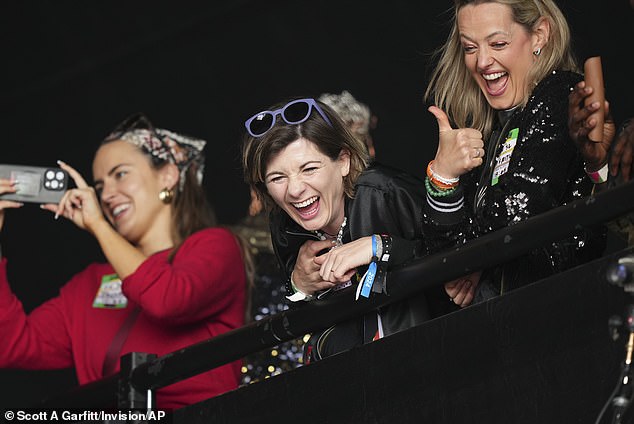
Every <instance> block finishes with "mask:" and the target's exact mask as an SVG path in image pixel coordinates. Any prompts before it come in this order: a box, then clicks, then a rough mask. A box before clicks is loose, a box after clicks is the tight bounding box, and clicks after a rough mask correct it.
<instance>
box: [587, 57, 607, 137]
mask: <svg viewBox="0 0 634 424" xmlns="http://www.w3.org/2000/svg"><path fill="white" fill-rule="evenodd" d="M583 69H584V80H585V82H586V85H587V86H589V87H592V90H593V92H592V95H590V96H589V97H587V98H586V100H585V105H586V106H587V105H589V104H591V103H593V102H599V105H601V107H600V108H599V110H597V111H596V112H594V113H593V114H592V115H590V116H591V117H592V118H594V119H596V121H597V125H596V126H595V127H594V128H593V129H592V130H591V131H590V132H589V133H588V138H589V139H590V140H592V141H598V142H600V141H602V140H603V123H604V121H605V109H604V104H605V88H604V86H603V68H602V66H601V57H600V56H594V57H590V58H588V59H587V60H586V61H585V63H584V65H583Z"/></svg>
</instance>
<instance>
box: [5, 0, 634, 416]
mask: <svg viewBox="0 0 634 424" xmlns="http://www.w3.org/2000/svg"><path fill="white" fill-rule="evenodd" d="M585 3H593V2H592V1H590V0H586V1H585V2H582V3H580V2H579V1H574V0H565V1H564V0H561V1H560V2H559V4H560V5H561V6H562V8H563V9H564V11H565V12H566V15H567V16H568V18H569V19H570V22H571V24H572V26H573V31H574V35H575V42H576V48H577V50H578V51H579V54H580V55H581V56H583V55H585V54H588V53H590V52H593V53H594V52H595V51H600V52H601V54H602V55H603V56H604V64H605V73H606V81H607V85H608V87H607V93H608V97H609V98H610V100H611V101H612V105H613V109H614V111H615V115H616V117H617V119H619V120H620V119H622V118H623V117H625V116H631V115H632V114H634V113H633V111H632V107H631V100H630V99H631V98H632V97H631V95H632V94H633V91H632V87H633V86H634V84H632V81H633V80H632V76H631V75H632V73H631V68H629V67H627V64H629V63H630V62H631V57H628V55H631V51H632V49H631V46H632V42H633V41H634V39H633V38H632V12H631V10H630V9H629V7H628V3H627V0H605V1H603V2H601V9H600V10H596V6H595V8H594V9H592V11H591V12H589V10H590V9H589V8H588V7H587V6H586V5H585ZM450 4H451V2H445V1H440V0H433V1H413V0H392V1H390V2H380V1H348V2H344V1H339V0H325V1H322V2H310V1H290V0H276V1H267V2H256V1H248V0H232V1H219V2H190V3H188V4H183V3H179V4H178V5H177V4H176V3H174V2H171V3H168V2H165V3H162V2H122V1H115V2H99V3H95V2H71V1H40V2H33V1H31V2H28V1H27V2H18V1H10V2H5V3H3V4H2V5H1V6H0V46H1V50H0V51H1V52H2V56H3V59H4V60H3V61H2V62H3V71H2V73H1V74H0V75H3V78H1V79H0V87H1V90H0V122H1V128H2V136H1V137H2V141H1V142H0V143H1V144H0V145H1V146H2V149H1V152H2V158H1V159H0V163H14V164H29V165H42V166H51V165H54V164H55V160H56V159H62V160H64V161H66V162H67V163H69V164H71V165H73V166H75V167H76V168H77V169H79V170H80V171H81V172H82V173H83V174H84V175H85V176H86V177H87V178H90V162H91V159H92V155H93V153H94V151H95V147H96V145H97V143H98V141H99V140H100V139H101V138H102V137H103V136H104V135H105V134H107V133H108V131H109V130H110V129H111V128H112V127H113V126H114V125H115V124H116V123H118V122H119V121H120V120H122V119H123V118H124V117H126V116H127V115H128V114H130V113H133V112H136V111H144V112H146V113H147V114H148V115H149V116H150V118H151V119H152V120H153V121H154V122H155V124H156V125H158V126H161V127H165V128H169V129H172V130H175V131H180V132H184V133H188V134H191V135H194V136H198V137H201V138H204V139H206V140H208V145H207V149H206V154H207V171H206V175H205V186H206V188H207V190H208V193H209V197H210V199H211V201H212V203H213V204H214V206H215V208H216V211H217V213H218V216H219V219H220V221H221V222H222V223H223V224H232V223H235V222H236V221H237V220H238V219H240V218H241V217H242V216H244V214H245V213H246V208H247V204H248V191H247V187H246V186H245V185H244V183H243V182H242V177H241V170H240V161H239V143H240V139H241V137H242V134H243V124H242V123H243V121H244V119H245V118H247V117H248V116H250V114H252V113H254V112H256V111H258V110H261V109H262V108H264V107H266V106H268V105H269V104H270V103H273V102H276V101H278V100H281V99H283V98H285V97H288V96H295V95H309V96H318V95H319V94H320V93H322V92H332V93H338V92H340V91H341V90H344V89H347V90H349V91H350V92H351V93H352V94H353V95H354V96H355V97H357V98H358V99H359V100H361V101H363V102H365V103H367V104H368V105H369V106H370V107H371V108H372V110H373V112H374V113H375V114H376V115H377V116H378V118H379V121H378V127H377V129H376V130H375V132H374V138H375V142H376V147H377V156H378V159H379V160H380V161H382V162H385V163H388V164H391V165H394V166H398V167H401V168H404V169H406V170H408V171H410V172H412V173H416V174H418V175H421V174H422V172H424V166H425V164H426V163H427V161H428V160H429V159H431V157H433V154H434V151H435V144H436V127H435V122H434V120H433V119H432V116H431V115H430V114H428V113H427V112H426V108H425V105H424V102H423V98H422V94H423V92H424V89H425V84H426V81H427V75H428V71H429V63H430V55H431V53H432V51H433V49H434V48H436V47H437V46H438V45H439V44H440V43H441V42H442V40H444V38H445V35H446V31H447V28H448V27H447V24H446V22H447V21H448V19H449V14H448V13H447V9H448V8H449V6H450ZM596 49H599V50H596ZM0 241H1V242H2V251H3V254H4V256H7V257H9V258H10V261H11V263H10V266H9V279H10V281H11V285H12V288H13V290H14V292H15V293H16V295H17V296H18V297H19V298H20V299H21V300H22V301H23V303H24V306H25V309H27V310H31V309H32V308H34V307H35V306H37V305H39V304H40V303H42V302H43V301H45V300H46V299H48V298H50V297H52V296H54V295H55V294H56V293H57V290H58V289H59V287H60V286H61V285H62V284H63V283H64V282H65V281H67V280H68V279H69V278H70V276H71V275H72V274H74V273H75V272H77V271H78V270H80V269H82V268H83V267H84V266H86V265H87V264H88V263H89V262H91V261H93V260H95V259H99V258H100V256H101V254H100V252H99V250H98V247H97V244H96V243H95V242H94V240H93V239H92V238H91V237H90V236H89V235H88V234H86V233H85V232H82V231H80V230H78V229H76V228H74V226H73V225H72V224H70V223H68V222H64V220H63V219H60V220H59V221H54V220H53V219H52V216H50V214H48V213H46V212H44V211H41V210H39V209H38V208H37V207H36V206H34V205H26V206H25V207H24V208H22V209H21V210H19V211H9V212H8V213H7V219H6V223H5V228H4V229H3V230H2V234H1V235H0ZM1 339H2V338H1V335H0V340H1ZM0 348H2V346H1V345H0ZM0 376H1V378H2V382H1V383H2V392H3V393H4V396H2V397H1V399H2V400H1V401H0V406H1V405H3V404H4V405H6V406H16V405H18V404H27V403H28V399H29V397H31V398H33V397H35V398H37V397H39V396H40V395H41V394H42V393H45V392H47V391H50V390H51V388H53V387H55V388H56V389H57V390H63V389H64V388H66V387H68V386H69V385H70V384H72V383H73V376H72V373H69V372H54V373H51V372H44V373H42V372H38V373H29V372H23V371H3V372H0Z"/></svg>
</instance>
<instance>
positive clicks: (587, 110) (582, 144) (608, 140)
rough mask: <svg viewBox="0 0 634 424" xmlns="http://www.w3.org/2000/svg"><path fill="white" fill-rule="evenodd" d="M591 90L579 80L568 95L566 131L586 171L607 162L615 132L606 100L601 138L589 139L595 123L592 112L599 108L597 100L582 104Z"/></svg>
mask: <svg viewBox="0 0 634 424" xmlns="http://www.w3.org/2000/svg"><path fill="white" fill-rule="evenodd" d="M592 92H593V89H592V87H590V86H587V85H586V83H585V81H581V82H579V83H578V84H577V85H575V87H574V89H573V91H572V92H571V93H570V96H569V97H568V132H569V133H570V138H572V140H573V141H574V142H575V144H576V145H577V148H578V149H579V151H580V152H581V154H582V155H583V158H584V160H585V162H586V168H587V170H588V171H596V170H598V169H600V168H601V167H602V166H603V165H605V164H606V163H607V161H608V152H609V151H610V145H611V144H612V140H613V139H614V134H615V132H616V128H615V125H614V121H613V120H612V117H611V114H610V105H609V103H608V102H607V101H606V102H605V105H604V108H605V118H604V123H603V132H602V137H601V140H591V139H590V137H589V133H590V131H592V130H593V129H594V128H595V127H596V125H597V120H596V119H595V118H594V117H593V114H594V113H595V112H597V111H598V110H599V109H600V104H599V102H593V103H590V104H589V105H587V106H584V100H585V99H586V98H587V97H589V96H590V95H592Z"/></svg>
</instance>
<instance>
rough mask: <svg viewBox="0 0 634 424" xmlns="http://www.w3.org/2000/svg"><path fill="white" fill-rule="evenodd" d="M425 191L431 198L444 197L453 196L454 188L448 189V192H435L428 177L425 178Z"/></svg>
mask: <svg viewBox="0 0 634 424" xmlns="http://www.w3.org/2000/svg"><path fill="white" fill-rule="evenodd" d="M425 190H427V193H428V194H429V195H430V196H431V197H445V196H449V195H451V194H453V193H454V192H455V191H456V187H453V188H450V189H448V190H435V189H434V188H433V187H432V182H431V181H430V180H429V177H425Z"/></svg>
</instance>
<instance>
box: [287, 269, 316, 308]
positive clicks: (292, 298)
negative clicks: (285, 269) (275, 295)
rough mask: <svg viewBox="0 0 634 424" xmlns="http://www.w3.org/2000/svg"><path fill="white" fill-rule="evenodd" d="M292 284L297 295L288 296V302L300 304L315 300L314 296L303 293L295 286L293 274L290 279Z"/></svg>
mask: <svg viewBox="0 0 634 424" xmlns="http://www.w3.org/2000/svg"><path fill="white" fill-rule="evenodd" d="M290 282H291V287H292V288H293V291H294V292H295V293H293V294H292V295H291V296H286V298H287V299H288V300H290V301H291V302H299V301H302V300H303V301H306V302H308V301H310V300H313V297H314V296H312V295H310V294H306V293H304V292H303V291H301V290H300V289H298V288H297V286H296V285H295V282H294V281H293V274H292V273H291V278H290Z"/></svg>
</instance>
